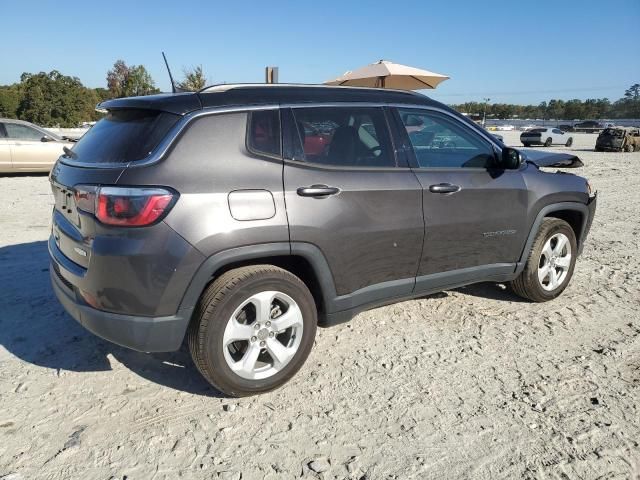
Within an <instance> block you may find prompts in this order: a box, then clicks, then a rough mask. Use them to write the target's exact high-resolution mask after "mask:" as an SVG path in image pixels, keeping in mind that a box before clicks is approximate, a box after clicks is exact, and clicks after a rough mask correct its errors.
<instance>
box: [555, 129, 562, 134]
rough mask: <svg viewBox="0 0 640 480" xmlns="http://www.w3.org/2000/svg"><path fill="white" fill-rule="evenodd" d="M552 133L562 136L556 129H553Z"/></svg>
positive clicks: (560, 131)
mask: <svg viewBox="0 0 640 480" xmlns="http://www.w3.org/2000/svg"><path fill="white" fill-rule="evenodd" d="M553 133H555V134H557V135H563V133H562V130H558V129H557V128H554V129H553Z"/></svg>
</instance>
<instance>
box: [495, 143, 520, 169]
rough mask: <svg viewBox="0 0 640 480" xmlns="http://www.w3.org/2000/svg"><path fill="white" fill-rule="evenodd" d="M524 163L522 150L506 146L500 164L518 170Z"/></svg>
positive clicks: (501, 166) (505, 167) (502, 166)
mask: <svg viewBox="0 0 640 480" xmlns="http://www.w3.org/2000/svg"><path fill="white" fill-rule="evenodd" d="M521 164H522V157H521V155H520V152H519V151H518V150H516V149H515V148H511V147H504V148H503V149H502V155H501V157H500V162H499V166H500V168H504V169H505V170H517V169H518V168H520V165H521Z"/></svg>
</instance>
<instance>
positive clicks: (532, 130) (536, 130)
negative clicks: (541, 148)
mask: <svg viewBox="0 0 640 480" xmlns="http://www.w3.org/2000/svg"><path fill="white" fill-rule="evenodd" d="M546 131H547V129H546V128H532V129H531V130H529V131H528V132H527V133H544V132H546Z"/></svg>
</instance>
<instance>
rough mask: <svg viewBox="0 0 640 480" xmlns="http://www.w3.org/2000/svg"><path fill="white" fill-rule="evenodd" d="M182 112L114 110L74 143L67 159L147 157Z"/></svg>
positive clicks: (115, 160) (100, 160)
mask: <svg viewBox="0 0 640 480" xmlns="http://www.w3.org/2000/svg"><path fill="white" fill-rule="evenodd" d="M179 118H180V115H175V114H173V113H167V112H160V111H157V110H136V109H126V110H115V111H112V112H109V113H108V114H107V116H106V117H104V118H103V119H102V120H100V121H99V122H98V123H96V124H95V125H94V126H93V127H92V128H91V129H90V130H89V131H88V132H87V133H85V134H84V136H83V137H82V138H81V139H80V140H79V141H78V143H76V144H75V145H74V146H73V149H72V154H71V156H70V157H68V158H72V159H73V160H76V161H79V162H86V163H127V162H131V161H134V160H141V159H143V158H145V157H146V156H147V155H149V153H151V151H152V150H153V149H154V148H155V147H156V146H157V145H158V144H159V143H160V140H162V138H164V136H165V135H166V134H167V132H168V131H169V129H170V128H171V127H173V126H174V125H175V124H176V122H177V121H178V119H179Z"/></svg>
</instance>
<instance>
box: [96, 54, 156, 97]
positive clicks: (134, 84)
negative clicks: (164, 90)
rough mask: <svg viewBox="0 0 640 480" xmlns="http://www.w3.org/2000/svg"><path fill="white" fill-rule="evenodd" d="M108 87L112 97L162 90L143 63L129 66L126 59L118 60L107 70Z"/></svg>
mask: <svg viewBox="0 0 640 480" xmlns="http://www.w3.org/2000/svg"><path fill="white" fill-rule="evenodd" d="M107 88H108V89H109V92H110V95H111V98H121V97H132V96H140V95H152V94H154V93H159V92H160V90H158V89H157V88H156V85H155V83H154V81H153V78H151V75H150V74H149V72H147V69H146V68H145V67H144V66H143V65H132V66H128V65H127V64H126V63H125V62H124V60H117V61H116V62H115V63H114V64H113V68H112V69H111V70H109V71H108V72H107Z"/></svg>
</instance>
